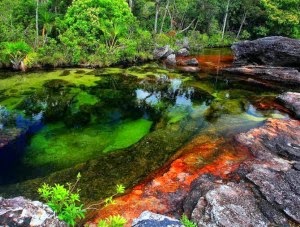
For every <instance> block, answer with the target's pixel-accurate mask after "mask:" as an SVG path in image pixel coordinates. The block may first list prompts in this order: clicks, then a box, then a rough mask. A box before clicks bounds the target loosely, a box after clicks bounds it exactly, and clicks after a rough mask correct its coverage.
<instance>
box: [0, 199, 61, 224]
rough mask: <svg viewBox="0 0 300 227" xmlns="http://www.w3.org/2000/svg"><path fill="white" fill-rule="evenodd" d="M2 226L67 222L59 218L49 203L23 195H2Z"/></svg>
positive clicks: (0, 211) (0, 210) (0, 201)
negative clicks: (5, 197)
mask: <svg viewBox="0 0 300 227" xmlns="http://www.w3.org/2000/svg"><path fill="white" fill-rule="evenodd" d="M0 225H1V226H23V227H26V226H28V227H29V226H30V227H33V226H45V227H46V226H57V227H63V226H67V224H66V223H65V222H63V221H60V220H58V218H57V216H56V214H55V213H54V212H53V211H52V210H51V209H50V207H48V206H47V205H45V204H43V203H41V202H39V201H31V200H28V199H25V198H23V197H16V198H12V199H4V198H2V197H0Z"/></svg>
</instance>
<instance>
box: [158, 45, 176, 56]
mask: <svg viewBox="0 0 300 227" xmlns="http://www.w3.org/2000/svg"><path fill="white" fill-rule="evenodd" d="M173 53H174V51H173V50H172V49H171V48H170V46H169V45H166V46H164V47H159V48H155V50H154V51H153V57H154V58H155V59H163V58H166V57H168V56H169V55H170V54H173Z"/></svg>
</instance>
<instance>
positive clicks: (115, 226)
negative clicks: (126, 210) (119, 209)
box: [98, 215, 127, 227]
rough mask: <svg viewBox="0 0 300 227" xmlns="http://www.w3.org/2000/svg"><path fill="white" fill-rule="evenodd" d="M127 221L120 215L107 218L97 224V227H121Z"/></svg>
mask: <svg viewBox="0 0 300 227" xmlns="http://www.w3.org/2000/svg"><path fill="white" fill-rule="evenodd" d="M126 223H127V220H126V219H125V218H124V217H122V216H120V215H113V216H109V217H108V218H106V219H105V220H101V221H100V222H99V223H98V227H123V226H124V225H125V224H126Z"/></svg>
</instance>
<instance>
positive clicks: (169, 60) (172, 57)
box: [166, 54, 176, 66]
mask: <svg viewBox="0 0 300 227" xmlns="http://www.w3.org/2000/svg"><path fill="white" fill-rule="evenodd" d="M166 64H167V65H172V66H174V65H176V56H175V54H170V55H169V56H168V57H167V59H166Z"/></svg>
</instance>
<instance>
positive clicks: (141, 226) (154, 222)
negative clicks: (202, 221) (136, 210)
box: [132, 211, 184, 227]
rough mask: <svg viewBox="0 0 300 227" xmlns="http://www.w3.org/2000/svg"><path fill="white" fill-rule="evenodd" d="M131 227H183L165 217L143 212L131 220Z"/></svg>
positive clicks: (174, 220)
mask: <svg viewBox="0 0 300 227" xmlns="http://www.w3.org/2000/svg"><path fill="white" fill-rule="evenodd" d="M132 226H133V227H184V226H183V225H182V223H181V222H180V221H179V220H177V219H174V218H170V217H168V216H165V215H161V214H156V213H152V212H150V211H144V212H143V213H142V214H141V215H140V216H139V217H138V218H137V219H134V220H133V223H132Z"/></svg>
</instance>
